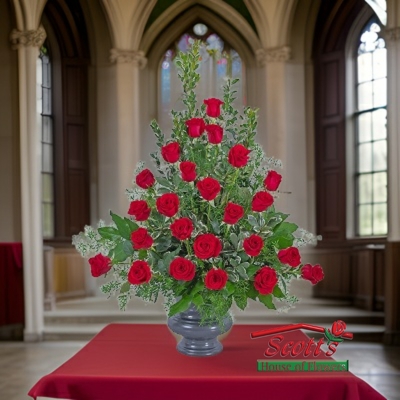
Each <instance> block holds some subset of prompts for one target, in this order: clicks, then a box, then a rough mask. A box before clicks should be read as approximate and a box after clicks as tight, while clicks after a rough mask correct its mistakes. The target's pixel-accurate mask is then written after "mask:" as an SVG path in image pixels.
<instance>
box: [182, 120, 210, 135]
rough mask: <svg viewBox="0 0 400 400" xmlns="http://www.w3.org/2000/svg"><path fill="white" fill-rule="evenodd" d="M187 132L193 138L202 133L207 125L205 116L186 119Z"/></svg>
mask: <svg viewBox="0 0 400 400" xmlns="http://www.w3.org/2000/svg"><path fill="white" fill-rule="evenodd" d="M186 126H187V128H188V129H187V133H188V135H189V136H190V137H192V138H197V137H200V136H201V135H202V133H203V132H204V128H205V126H206V124H205V122H204V120H203V118H192V119H189V120H187V121H186Z"/></svg>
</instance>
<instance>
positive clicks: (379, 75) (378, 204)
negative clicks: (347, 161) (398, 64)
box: [354, 17, 387, 237]
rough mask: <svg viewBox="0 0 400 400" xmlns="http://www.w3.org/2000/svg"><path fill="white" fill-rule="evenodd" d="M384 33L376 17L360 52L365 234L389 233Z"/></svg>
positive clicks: (359, 219)
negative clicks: (382, 34)
mask: <svg viewBox="0 0 400 400" xmlns="http://www.w3.org/2000/svg"><path fill="white" fill-rule="evenodd" d="M381 33H382V27H381V25H380V23H379V20H378V19H377V18H376V17H374V18H372V19H371V20H370V21H369V22H368V23H367V24H366V26H365V27H364V29H363V30H362V32H361V34H360V36H359V44H358V49H357V54H356V98H357V101H356V112H355V114H354V116H355V125H356V126H355V132H356V140H355V149H356V157H355V161H356V162H355V174H354V181H355V193H356V196H355V197H356V212H355V215H356V218H355V224H356V229H355V230H356V234H357V236H361V237H363V236H383V235H386V234H387V129H386V125H387V116H386V114H387V112H386V105H387V94H386V93H387V73H386V60H387V56H386V45H385V40H384V39H383V38H382V36H381Z"/></svg>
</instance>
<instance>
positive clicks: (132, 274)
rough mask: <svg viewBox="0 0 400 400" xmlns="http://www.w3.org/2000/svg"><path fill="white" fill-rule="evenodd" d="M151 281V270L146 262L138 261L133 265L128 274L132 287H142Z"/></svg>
mask: <svg viewBox="0 0 400 400" xmlns="http://www.w3.org/2000/svg"><path fill="white" fill-rule="evenodd" d="M150 279H151V270H150V266H149V264H147V262H146V261H141V260H137V261H134V262H133V264H132V265H131V268H130V270H129V272H128V282H129V283H131V284H132V285H141V284H142V283H147V282H149V281H150Z"/></svg>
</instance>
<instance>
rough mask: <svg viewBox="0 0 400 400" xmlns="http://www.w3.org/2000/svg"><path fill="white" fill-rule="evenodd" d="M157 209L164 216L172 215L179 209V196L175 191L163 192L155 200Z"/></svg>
mask: <svg viewBox="0 0 400 400" xmlns="http://www.w3.org/2000/svg"><path fill="white" fill-rule="evenodd" d="M156 206H157V210H158V212H159V213H160V214H162V215H165V216H166V217H173V216H174V215H175V214H176V213H177V212H178V210H179V197H178V196H177V195H176V194H175V193H165V194H163V195H162V196H160V197H159V198H158V199H157V200H156Z"/></svg>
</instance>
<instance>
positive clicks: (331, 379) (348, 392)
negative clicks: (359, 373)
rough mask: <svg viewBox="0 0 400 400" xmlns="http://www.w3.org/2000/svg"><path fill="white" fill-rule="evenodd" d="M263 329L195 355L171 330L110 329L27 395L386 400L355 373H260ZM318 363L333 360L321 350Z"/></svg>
mask: <svg viewBox="0 0 400 400" xmlns="http://www.w3.org/2000/svg"><path fill="white" fill-rule="evenodd" d="M266 328H268V326H265V325H263V326H257V325H236V326H234V327H233V328H232V331H231V332H230V333H229V335H228V336H227V337H226V338H225V339H224V341H223V345H224V350H223V351H222V353H220V354H218V355H217V356H214V357H206V358H192V357H188V356H185V355H182V354H180V353H178V352H177V351H176V349H175V346H176V341H175V338H174V337H173V336H172V334H171V333H170V332H169V330H168V328H167V326H166V325H144V324H137V325H136V324H110V325H108V326H107V327H105V328H104V329H103V330H102V331H101V332H100V333H99V334H98V335H97V336H95V338H94V339H93V340H91V341H90V342H89V343H88V344H87V345H86V346H85V347H84V348H82V350H80V351H79V352H78V353H77V354H76V355H75V356H73V357H72V358H71V359H70V360H68V361H67V362H66V363H65V364H63V365H62V366H61V367H59V368H58V369H56V370H55V371H54V372H52V373H51V374H49V375H47V376H45V377H43V378H42V379H41V380H39V382H37V383H36V385H35V386H34V387H33V388H32V389H31V390H30V392H29V396H31V397H33V398H36V397H38V396H43V397H54V398H61V399H73V400H114V399H118V400H157V399H167V400H170V399H171V400H184V399H185V400H186V399H190V400H204V399H207V400H214V399H215V400H224V399H230V400H239V399H246V400H247V399H279V400H285V399H295V400H331V399H335V400H336V399H341V400H382V399H384V397H383V396H381V395H380V394H379V393H378V392H376V391H375V390H374V389H373V388H371V387H370V386H369V385H368V384H367V383H365V382H364V381H362V380H361V379H359V378H357V377H356V376H355V375H353V374H352V373H350V372H257V360H258V359H266V358H265V357H264V355H263V354H264V351H265V349H266V347H267V339H263V338H259V339H251V338H250V333H251V332H254V331H258V330H262V329H266ZM286 340H293V341H297V340H307V341H308V340H309V338H308V337H307V336H306V335H305V334H304V333H303V332H301V331H295V332H289V333H286V334H285V341H286ZM342 345H343V346H345V345H346V344H342ZM297 358H301V357H297ZM295 359H296V357H294V358H291V360H295ZM303 359H304V356H303ZM318 359H322V360H324V359H325V360H332V359H331V358H329V357H326V356H325V354H324V353H321V354H320V355H319V356H318ZM285 360H287V358H285Z"/></svg>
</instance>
